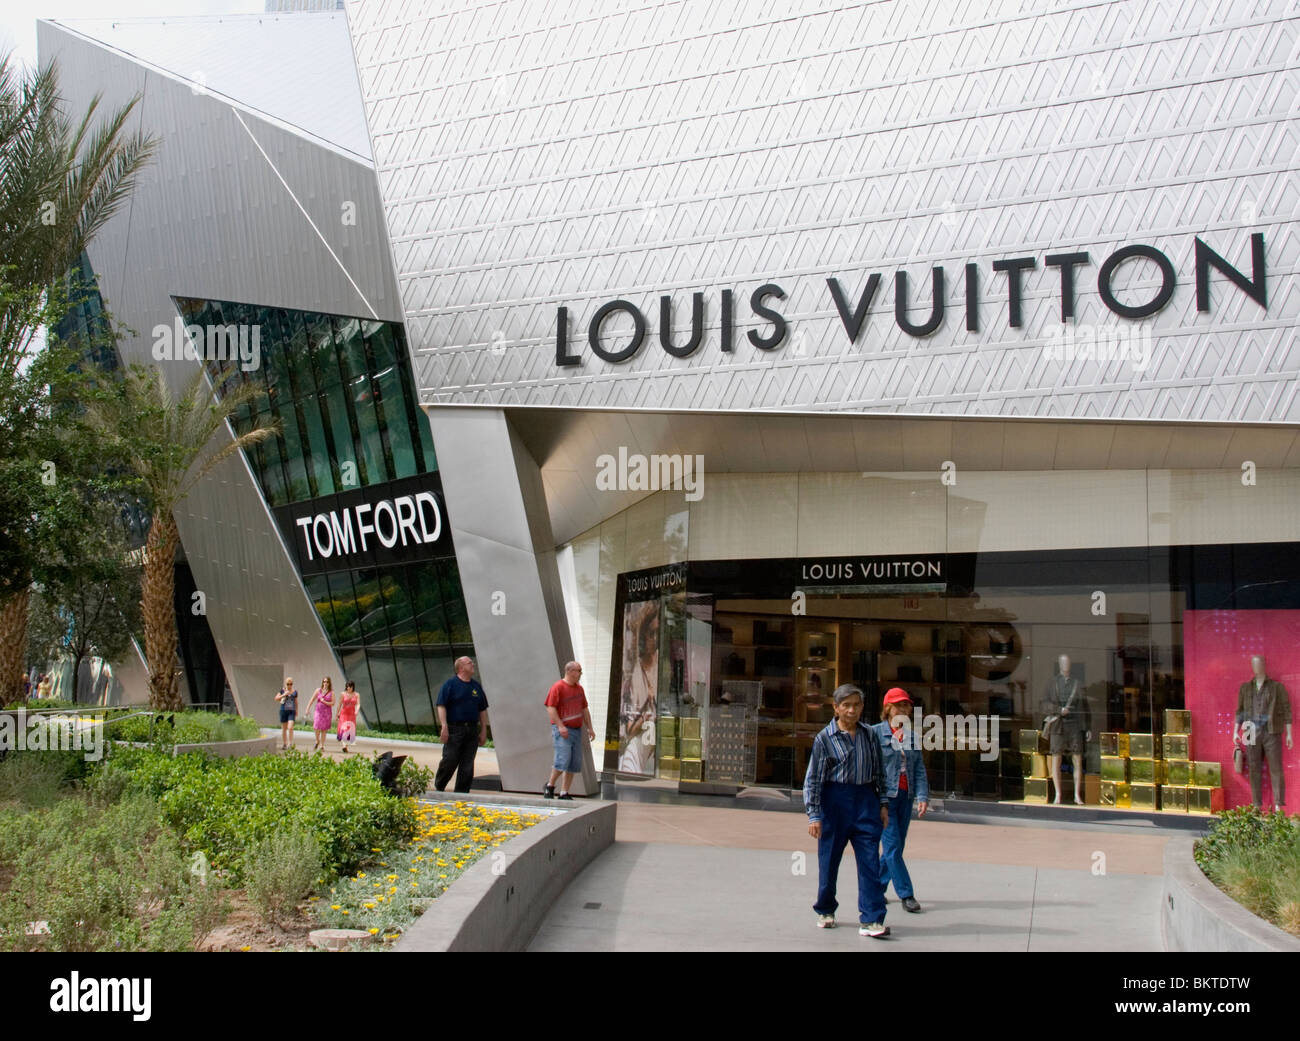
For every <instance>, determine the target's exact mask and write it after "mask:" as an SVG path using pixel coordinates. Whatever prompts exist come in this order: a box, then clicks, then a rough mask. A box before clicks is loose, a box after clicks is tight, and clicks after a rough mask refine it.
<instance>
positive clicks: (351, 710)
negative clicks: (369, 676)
mask: <svg viewBox="0 0 1300 1041" xmlns="http://www.w3.org/2000/svg"><path fill="white" fill-rule="evenodd" d="M360 704H361V695H360V694H358V693H357V685H356V684H355V683H353V682H352V681H351V680H348V682H347V683H345V684H344V685H343V697H342V698H340V699H339V731H338V738H339V740H340V741H342V742H343V754H344V755H347V754H348V745H350V744H352V742H353V741H355V740H356V739H357V706H358V705H360Z"/></svg>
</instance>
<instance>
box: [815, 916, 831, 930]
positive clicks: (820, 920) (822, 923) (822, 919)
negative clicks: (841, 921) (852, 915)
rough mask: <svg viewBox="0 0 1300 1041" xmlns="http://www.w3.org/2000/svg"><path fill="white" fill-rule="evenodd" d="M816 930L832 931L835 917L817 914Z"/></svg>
mask: <svg viewBox="0 0 1300 1041" xmlns="http://www.w3.org/2000/svg"><path fill="white" fill-rule="evenodd" d="M817 928H818V929H834V928H835V916H834V915H833V914H819V915H818V916H817Z"/></svg>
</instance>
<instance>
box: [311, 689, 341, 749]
mask: <svg viewBox="0 0 1300 1041" xmlns="http://www.w3.org/2000/svg"><path fill="white" fill-rule="evenodd" d="M313 705H315V706H316V709H315V714H314V715H313V716H312V721H311V729H312V732H313V733H314V734H315V735H316V740H315V742H314V743H313V744H312V746H311V750H312V751H313V752H324V751H325V741H326V739H327V738H328V737H329V731H330V724H331V723H333V722H334V684H333V682H332V681H331V680H330V678H329V677H328V676H323V677H321V681H320V686H319V687H317V688H316V690H315V692H314V693H313V694H312V696H311V700H310V701H309V702H307V711H308V713H311V712H312V706H313Z"/></svg>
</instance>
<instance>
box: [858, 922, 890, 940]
mask: <svg viewBox="0 0 1300 1041" xmlns="http://www.w3.org/2000/svg"><path fill="white" fill-rule="evenodd" d="M858 935H859V936H870V937H871V938H872V939H873V940H883V939H884V938H885V937H886V936H888V935H889V926H887V925H886V924H885V923H884V922H871V923H869V924H867V925H862V926H859V927H858Z"/></svg>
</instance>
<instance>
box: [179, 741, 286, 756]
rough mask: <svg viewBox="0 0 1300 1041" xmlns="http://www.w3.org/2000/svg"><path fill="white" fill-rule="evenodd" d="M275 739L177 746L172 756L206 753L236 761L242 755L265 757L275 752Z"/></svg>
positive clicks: (209, 742)
mask: <svg viewBox="0 0 1300 1041" xmlns="http://www.w3.org/2000/svg"><path fill="white" fill-rule="evenodd" d="M275 740H276V739H275V738H273V737H251V738H248V739H247V740H245V741H208V742H204V743H203V744H195V745H177V746H176V747H175V749H174V750H173V751H172V754H173V755H184V754H185V753H186V752H206V753H207V754H208V755H215V756H220V757H221V758H222V759H236V758H238V757H239V756H244V755H266V754H267V753H268V752H274V751H275V747H276V746H275Z"/></svg>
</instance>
